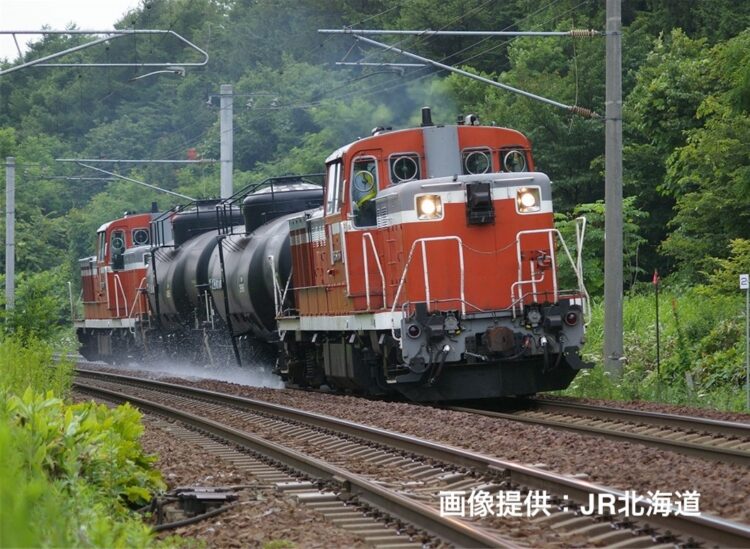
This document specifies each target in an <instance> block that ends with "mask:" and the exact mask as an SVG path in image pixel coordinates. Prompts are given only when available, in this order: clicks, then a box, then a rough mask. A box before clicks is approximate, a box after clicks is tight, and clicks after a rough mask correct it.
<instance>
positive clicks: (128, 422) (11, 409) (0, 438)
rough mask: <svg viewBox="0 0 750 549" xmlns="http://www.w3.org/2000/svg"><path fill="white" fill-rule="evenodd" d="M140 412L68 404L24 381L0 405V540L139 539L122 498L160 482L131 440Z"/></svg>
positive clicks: (76, 542)
mask: <svg viewBox="0 0 750 549" xmlns="http://www.w3.org/2000/svg"><path fill="white" fill-rule="evenodd" d="M138 417H139V416H138V413H137V412H135V411H134V410H133V409H132V408H127V407H120V408H118V409H116V410H114V411H110V410H109V409H107V408H106V407H105V406H103V405H96V404H94V403H87V404H78V405H72V406H66V405H64V404H63V403H62V401H61V400H59V399H56V398H54V397H53V396H52V393H51V392H50V393H48V394H47V395H46V396H42V395H41V394H38V393H34V392H32V391H31V389H29V390H28V391H27V392H26V393H25V394H24V396H23V397H22V398H19V397H16V396H11V397H10V398H8V399H7V400H4V401H3V402H2V407H0V500H2V501H3V513H2V514H0V525H1V527H0V545H2V546H3V547H18V546H24V547H26V546H55V547H70V546H84V547H130V546H140V547H142V546H145V545H147V544H148V543H149V542H150V540H151V534H150V529H149V528H148V527H147V526H145V525H144V524H143V523H142V522H141V521H140V519H139V518H137V517H136V516H135V515H134V514H133V513H132V512H131V511H129V510H128V508H127V506H126V505H125V502H126V501H130V502H143V501H146V500H147V499H148V497H149V494H150V491H151V490H154V489H159V488H161V487H163V483H161V480H160V479H159V477H158V473H155V472H154V471H153V470H151V469H150V468H149V467H150V460H149V458H147V457H146V456H144V455H143V454H142V452H141V450H140V447H139V446H138V445H137V442H136V440H137V436H138V434H139V433H140V431H139V429H141V427H140V424H139V422H138ZM117 496H121V497H122V498H123V499H122V500H120V501H122V503H118V499H116V498H117Z"/></svg>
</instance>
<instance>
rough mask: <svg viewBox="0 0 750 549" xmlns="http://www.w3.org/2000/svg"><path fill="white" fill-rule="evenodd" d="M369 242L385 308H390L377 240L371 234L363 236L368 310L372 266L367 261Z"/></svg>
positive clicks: (368, 307)
mask: <svg viewBox="0 0 750 549" xmlns="http://www.w3.org/2000/svg"><path fill="white" fill-rule="evenodd" d="M367 242H369V243H370V247H371V248H372V255H373V256H374V257H375V264H376V265H377V267H378V273H380V284H381V286H382V292H383V308H384V309H385V308H386V307H388V303H387V301H386V300H387V297H386V293H385V275H384V274H383V267H382V265H381V264H380V257H378V251H377V249H376V248H375V240H374V239H373V238H372V234H371V233H363V234H362V260H363V262H364V267H365V294H366V297H367V310H368V311H369V310H370V265H369V263H368V261H367Z"/></svg>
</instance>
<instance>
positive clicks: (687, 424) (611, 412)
mask: <svg viewBox="0 0 750 549" xmlns="http://www.w3.org/2000/svg"><path fill="white" fill-rule="evenodd" d="M530 403H531V405H532V406H534V407H535V409H537V410H544V411H547V410H548V411H554V412H560V411H570V412H574V413H576V414H579V415H585V414H590V415H591V417H600V418H609V419H613V420H624V419H632V420H633V421H637V422H638V423H648V424H649V425H659V426H663V425H667V426H670V427H676V428H679V429H690V430H696V431H703V432H706V433H714V434H717V435H724V436H736V437H746V438H748V439H750V423H740V422H738V421H726V420H719V419H709V418H704V417H697V416H685V415H681V414H667V413H664V412H650V411H646V410H630V409H627V408H612V407H606V408H605V407H604V406H595V405H592V404H581V403H578V402H565V401H558V400H551V399H542V398H536V399H533V400H531V401H530Z"/></svg>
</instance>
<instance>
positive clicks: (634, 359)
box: [559, 287, 746, 411]
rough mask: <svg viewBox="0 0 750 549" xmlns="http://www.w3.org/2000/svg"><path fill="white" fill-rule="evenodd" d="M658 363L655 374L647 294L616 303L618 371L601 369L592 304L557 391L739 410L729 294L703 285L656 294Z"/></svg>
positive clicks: (737, 312) (736, 324) (740, 330)
mask: <svg viewBox="0 0 750 549" xmlns="http://www.w3.org/2000/svg"><path fill="white" fill-rule="evenodd" d="M659 302H660V303H659V304H660V315H659V326H660V332H661V334H660V349H661V352H660V354H661V360H660V364H659V366H658V371H657V361H656V311H655V300H654V295H653V291H652V290H651V289H650V288H648V290H645V291H643V292H642V293H634V294H632V295H629V296H627V297H626V299H625V302H624V308H623V326H624V354H625V357H626V358H627V361H626V362H625V364H624V370H623V375H622V377H621V378H620V379H613V378H612V377H611V376H609V374H608V373H607V372H605V371H604V370H603V367H602V347H603V339H604V335H603V323H604V311H603V307H602V304H601V303H597V304H594V307H593V314H592V319H591V323H590V325H589V329H588V331H587V335H586V337H587V343H586V345H585V346H584V349H583V354H584V358H585V359H586V360H587V361H589V362H593V363H594V364H595V365H596V366H595V368H594V369H593V370H587V371H582V372H581V373H580V374H579V375H578V376H577V377H576V379H575V380H574V382H573V383H572V384H571V386H570V387H569V388H568V389H567V390H565V391H562V392H560V393H559V394H562V395H567V396H575V397H587V398H602V399H608V400H622V401H632V400H650V401H656V402H666V403H672V404H679V405H688V406H697V407H704V408H713V409H719V410H729V411H746V404H745V356H744V353H745V351H744V349H745V339H744V327H745V319H744V307H743V305H744V304H743V303H742V300H741V299H739V298H738V297H737V296H734V295H720V294H711V293H709V292H708V291H707V290H706V288H705V287H698V288H692V289H689V290H685V291H676V290H675V291H668V292H664V293H662V294H661V295H660V296H659Z"/></svg>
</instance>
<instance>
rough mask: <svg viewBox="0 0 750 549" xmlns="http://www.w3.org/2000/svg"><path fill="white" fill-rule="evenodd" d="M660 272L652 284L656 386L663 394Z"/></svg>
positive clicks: (655, 271) (657, 272) (655, 275)
mask: <svg viewBox="0 0 750 549" xmlns="http://www.w3.org/2000/svg"><path fill="white" fill-rule="evenodd" d="M659 282H661V279H660V278H659V271H658V270H656V269H654V278H653V279H652V281H651V283H652V284H653V285H654V296H655V297H656V384H657V387H658V388H659V389H660V390H659V392H660V393H661V342H660V339H659V335H660V331H659Z"/></svg>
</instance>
